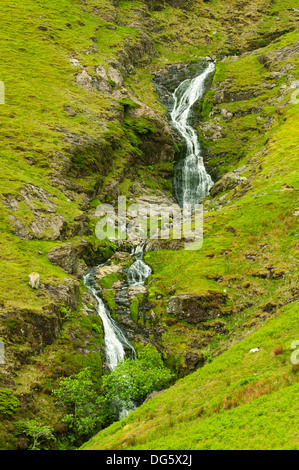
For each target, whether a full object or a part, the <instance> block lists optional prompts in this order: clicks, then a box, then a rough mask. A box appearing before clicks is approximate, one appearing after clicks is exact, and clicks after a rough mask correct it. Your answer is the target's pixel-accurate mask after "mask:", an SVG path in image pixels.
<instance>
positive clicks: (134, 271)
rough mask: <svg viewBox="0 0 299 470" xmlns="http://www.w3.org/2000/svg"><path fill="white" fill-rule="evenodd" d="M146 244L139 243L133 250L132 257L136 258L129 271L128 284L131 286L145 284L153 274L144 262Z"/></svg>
mask: <svg viewBox="0 0 299 470" xmlns="http://www.w3.org/2000/svg"><path fill="white" fill-rule="evenodd" d="M143 252H144V243H139V245H137V246H136V247H133V249H132V253H131V254H132V255H133V256H135V260H136V261H135V263H133V264H132V265H131V266H130V267H129V268H128V270H127V283H128V284H129V286H137V285H142V284H144V281H145V280H146V278H147V277H148V276H149V275H150V274H151V272H152V270H151V268H150V267H149V266H148V265H147V264H146V263H145V262H144V261H143Z"/></svg>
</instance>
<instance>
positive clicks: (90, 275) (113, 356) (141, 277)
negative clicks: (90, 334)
mask: <svg viewBox="0 0 299 470" xmlns="http://www.w3.org/2000/svg"><path fill="white" fill-rule="evenodd" d="M143 253H144V244H143V243H140V244H139V245H137V246H136V247H133V249H132V252H131V255H132V256H135V262H134V263H133V264H132V265H131V266H130V267H129V268H128V270H127V283H128V285H129V286H135V285H143V284H144V281H145V279H146V278H147V277H148V276H149V275H150V273H151V268H150V267H149V266H148V265H147V264H146V263H144V261H143ZM100 266H102V265H100ZM96 269H97V268H92V269H90V270H88V271H87V272H86V273H85V275H84V276H83V281H84V284H85V286H86V287H87V288H88V292H89V293H90V294H91V295H92V296H93V297H94V298H95V300H96V302H97V306H96V309H97V313H98V314H99V315H100V317H101V319H102V323H103V330H104V351H105V359H106V363H107V366H108V368H109V370H110V372H113V370H114V369H115V368H116V366H117V364H118V363H119V362H121V361H123V360H124V359H125V357H126V350H128V351H130V353H131V358H132V359H136V352H135V349H134V348H133V346H132V345H131V343H130V342H129V341H128V340H127V338H126V337H125V335H124V333H123V331H122V329H121V328H120V327H119V326H118V325H117V323H116V321H115V320H114V319H113V318H112V317H111V315H110V312H109V310H108V309H107V307H106V306H105V304H104V302H103V300H102V299H101V297H100V296H99V293H98V290H97V288H96V287H95V271H96ZM116 400H117V399H116ZM134 409H135V404H134V403H133V402H132V403H131V404H130V406H129V407H123V408H122V410H121V412H120V413H119V419H122V418H125V417H126V416H127V415H128V414H129V413H130V411H132V410H134Z"/></svg>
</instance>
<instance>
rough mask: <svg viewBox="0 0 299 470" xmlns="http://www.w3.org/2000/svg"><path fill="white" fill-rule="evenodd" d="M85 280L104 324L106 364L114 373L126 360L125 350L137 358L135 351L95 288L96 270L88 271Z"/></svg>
mask: <svg viewBox="0 0 299 470" xmlns="http://www.w3.org/2000/svg"><path fill="white" fill-rule="evenodd" d="M83 280H84V284H85V285H86V287H87V288H88V291H89V293H90V294H91V295H92V296H93V297H94V298H95V299H96V301H97V307H96V308H97V312H98V314H99V315H100V317H101V319H102V322H103V329H104V349H105V356H106V362H107V366H108V368H109V370H110V371H111V372H112V371H113V370H114V369H115V367H116V366H117V364H118V363H119V362H120V361H122V360H123V359H124V358H125V354H126V353H125V349H129V350H130V351H131V355H132V357H133V358H135V357H136V353H135V349H134V348H133V346H132V345H131V344H130V342H129V341H128V340H127V338H126V337H125V335H124V333H123V332H122V330H121V329H120V328H119V326H118V325H117V324H116V322H115V321H114V320H113V318H111V315H110V313H109V311H108V310H107V308H106V307H105V304H104V302H103V300H102V299H101V297H100V296H99V294H98V292H97V289H96V288H95V287H94V285H93V282H94V270H90V271H88V272H87V273H86V274H85V276H84V277H83Z"/></svg>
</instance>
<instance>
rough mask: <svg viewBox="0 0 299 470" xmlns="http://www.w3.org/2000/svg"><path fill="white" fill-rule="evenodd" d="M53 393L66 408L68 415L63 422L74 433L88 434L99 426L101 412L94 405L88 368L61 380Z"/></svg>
mask: <svg viewBox="0 0 299 470" xmlns="http://www.w3.org/2000/svg"><path fill="white" fill-rule="evenodd" d="M53 393H54V395H55V396H56V397H57V398H58V401H59V402H60V403H61V404H63V405H65V406H66V408H67V411H68V413H67V414H66V416H65V417H64V418H63V421H64V422H65V423H67V424H68V425H69V427H70V429H72V430H73V431H74V432H75V433H78V434H80V435H84V434H89V433H90V432H91V431H93V430H94V429H95V428H96V427H97V425H98V424H101V422H102V415H101V410H100V406H99V404H97V403H96V401H97V393H96V390H95V384H94V382H93V381H92V378H91V370H90V369H89V368H86V369H84V370H83V371H81V372H79V373H78V374H76V375H72V376H70V377H67V378H65V379H62V380H61V381H60V386H59V388H58V389H57V390H54V392H53Z"/></svg>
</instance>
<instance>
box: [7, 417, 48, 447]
mask: <svg viewBox="0 0 299 470" xmlns="http://www.w3.org/2000/svg"><path fill="white" fill-rule="evenodd" d="M15 431H16V432H18V433H20V434H25V435H26V436H28V437H30V438H31V440H32V443H31V445H30V446H29V450H40V446H41V443H42V442H43V441H49V440H55V436H54V434H53V429H52V427H51V426H48V425H46V424H44V423H43V422H42V421H41V420H39V419H26V420H20V421H18V423H17V425H16V426H15Z"/></svg>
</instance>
